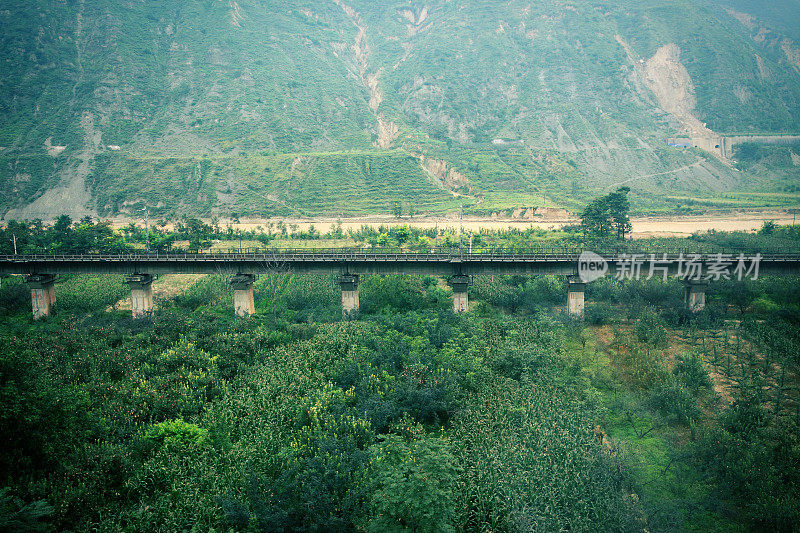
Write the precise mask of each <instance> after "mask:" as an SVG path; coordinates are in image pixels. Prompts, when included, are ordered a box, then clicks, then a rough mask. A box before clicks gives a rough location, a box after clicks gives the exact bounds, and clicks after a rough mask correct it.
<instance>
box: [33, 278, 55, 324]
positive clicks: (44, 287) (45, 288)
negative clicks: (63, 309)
mask: <svg viewBox="0 0 800 533" xmlns="http://www.w3.org/2000/svg"><path fill="white" fill-rule="evenodd" d="M55 281H56V277H55V276H53V275H52V274H32V275H30V276H28V280H27V282H28V286H30V288H31V307H32V308H33V319H34V320H38V319H40V318H42V317H44V316H49V315H50V311H51V310H52V307H53V304H54V303H56V290H55Z"/></svg>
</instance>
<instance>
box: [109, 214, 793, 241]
mask: <svg viewBox="0 0 800 533" xmlns="http://www.w3.org/2000/svg"><path fill="white" fill-rule="evenodd" d="M766 220H774V221H775V222H776V223H778V224H791V223H792V222H793V215H791V214H789V213H788V212H786V211H751V212H743V213H727V214H720V215H702V216H670V217H637V218H632V219H631V223H632V225H633V237H634V238H644V237H685V236H688V235H691V234H692V233H695V232H703V231H708V230H712V229H714V230H717V231H753V230H757V229H758V228H760V227H761V226H762V225H763V224H764V221H766ZM129 222H130V220H116V221H115V226H117V227H122V226H125V225H127V224H128V223H129ZM207 222H208V221H207ZM279 222H284V223H285V224H286V225H287V226H289V227H290V228H292V229H294V228H295V227H296V229H297V230H307V229H308V228H309V227H310V226H311V225H313V226H314V227H315V228H316V229H317V231H319V232H321V233H326V232H328V231H330V230H331V228H333V227H334V226H335V225H336V224H337V223H338V219H335V218H315V219H311V220H297V219H241V220H240V221H239V222H238V223H232V222H231V221H229V220H225V219H222V220H220V222H219V224H220V226H222V227H223V228H226V227H228V225H229V224H231V225H232V226H233V227H234V228H238V229H243V230H252V229H259V228H262V229H266V227H267V225H268V224H269V223H272V228H273V231H275V225H276V224H277V223H279ZM578 222H579V220H578V219H577V218H574V217H571V216H569V215H564V216H559V217H551V218H541V219H540V218H534V219H532V220H531V219H525V220H520V219H487V218H484V219H478V218H465V219H464V220H463V221H459V220H458V219H453V218H415V219H411V220H408V219H403V220H398V219H397V218H395V217H392V216H371V217H359V218H348V219H342V220H341V224H342V229H343V230H344V231H347V230H348V229H358V228H360V227H361V226H362V225H368V226H376V227H377V226H381V225H383V226H387V227H391V226H398V225H402V224H408V225H411V226H415V227H418V228H444V229H446V230H447V229H449V230H452V231H453V232H454V233H455V232H457V231H458V230H459V228H463V230H464V231H478V230H480V229H492V230H503V229H511V228H516V229H520V230H525V229H528V228H531V227H533V228H540V229H545V230H550V229H560V228H561V227H563V226H565V225H573V224H577V223H578ZM137 223H138V224H140V225H141V221H137ZM168 227H169V226H168Z"/></svg>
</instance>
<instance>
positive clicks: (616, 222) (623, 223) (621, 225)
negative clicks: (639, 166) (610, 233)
mask: <svg viewBox="0 0 800 533" xmlns="http://www.w3.org/2000/svg"><path fill="white" fill-rule="evenodd" d="M630 190H631V189H630V187H620V188H619V189H617V190H616V191H615V192H612V193H611V194H609V195H608V196H606V199H607V202H608V208H609V212H610V214H611V224H612V226H613V228H614V230H615V231H616V232H617V237H619V238H620V239H625V235H626V234H627V233H629V232H630V231H631V219H630V217H628V212H629V211H630V209H631V205H630V202H629V201H628V193H629V192H630Z"/></svg>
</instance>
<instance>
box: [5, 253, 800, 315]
mask: <svg viewBox="0 0 800 533" xmlns="http://www.w3.org/2000/svg"><path fill="white" fill-rule="evenodd" d="M588 254H589V257H588V258H587V254H586V253H582V252H580V251H569V252H562V253H546V252H537V253H530V254H526V253H474V254H469V253H464V252H460V251H455V252H435V251H434V252H431V253H415V252H397V253H384V252H372V251H363V250H344V249H343V250H323V251H304V252H257V253H217V254H215V253H200V254H175V253H170V254H119V255H103V254H86V255H8V256H0V275H9V274H15V275H26V276H27V282H28V284H29V286H30V288H31V301H32V306H33V316H34V318H40V317H43V316H46V315H49V314H50V309H51V306H52V304H53V303H54V302H55V291H54V289H53V285H54V282H55V279H56V276H57V275H59V274H76V273H83V274H86V273H88V274H123V275H126V276H127V280H126V281H127V283H128V285H129V286H130V288H131V304H132V313H133V316H134V317H142V316H147V315H149V314H150V313H152V311H153V293H152V289H151V284H152V282H153V280H154V279H155V277H156V276H158V275H160V274H171V273H181V274H219V275H227V276H229V279H230V284H231V287H232V288H233V291H234V302H235V308H236V313H237V314H238V315H239V316H249V315H251V314H253V312H254V301H253V282H254V281H255V279H256V276H257V275H259V274H271V273H278V272H291V273H298V274H325V275H338V280H339V285H340V287H341V290H342V311H343V313H344V314H345V315H349V314H352V313H354V312H357V311H358V308H359V299H358V284H359V276H360V275H364V274H376V275H387V274H416V275H434V276H444V277H448V278H449V282H450V286H451V287H452V288H453V310H454V311H455V312H457V313H460V312H464V311H466V310H467V308H468V305H469V296H468V287H469V285H470V282H471V279H472V277H473V276H481V275H503V274H515V275H548V274H549V275H559V276H565V277H566V278H567V281H568V299H567V307H568V311H569V313H570V314H572V315H573V316H577V317H580V316H582V315H583V310H584V290H585V288H586V281H585V280H586V274H585V273H586V272H587V271H593V272H595V275H594V277H595V278H596V277H601V276H603V275H611V276H617V277H619V278H623V279H625V278H633V277H641V278H647V277H653V276H655V277H667V276H671V277H679V278H682V279H683V280H684V283H685V284H686V291H685V296H686V305H687V306H688V307H689V308H690V309H692V310H693V311H699V310H701V309H703V308H704V307H705V290H706V286H707V285H708V283H709V281H713V280H714V279H722V278H733V279H736V277H737V271H736V268H737V267H738V268H741V267H745V268H746V269H748V270H749V272H748V275H749V276H750V277H752V275H753V273H754V270H755V274H756V275H760V274H769V275H797V274H800V253H794V254H769V255H763V256H761V255H759V256H758V258H757V259H755V258H748V259H747V260H745V258H744V256H743V255H740V254H739V255H734V254H729V255H720V254H687V253H680V254H678V253H662V252H659V253H658V254H643V253H639V254H619V253H614V254H602V255H597V254H593V253H588ZM721 264H722V266H720V265H721ZM723 267H726V268H723ZM579 274H583V275H582V276H581V275H579ZM739 274H741V272H739Z"/></svg>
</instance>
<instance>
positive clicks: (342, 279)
mask: <svg viewBox="0 0 800 533" xmlns="http://www.w3.org/2000/svg"><path fill="white" fill-rule="evenodd" d="M358 281H359V280H358V274H342V275H341V276H339V287H341V288H342V316H344V317H345V318H349V317H352V316H354V315H356V314H357V313H358V307H359V301H358Z"/></svg>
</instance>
